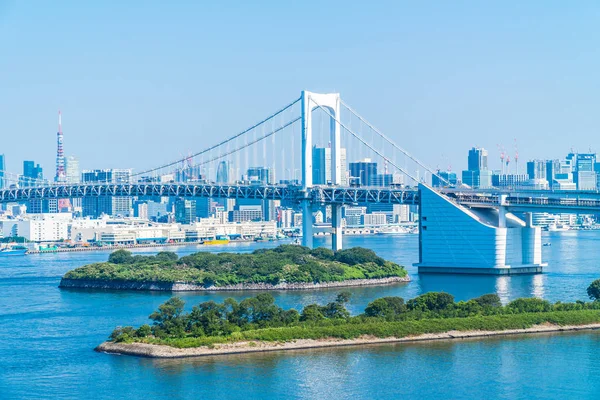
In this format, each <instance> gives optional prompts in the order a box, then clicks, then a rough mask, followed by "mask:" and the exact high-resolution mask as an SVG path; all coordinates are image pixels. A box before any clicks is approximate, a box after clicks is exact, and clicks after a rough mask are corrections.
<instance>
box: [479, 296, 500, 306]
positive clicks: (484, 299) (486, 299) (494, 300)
mask: <svg viewBox="0 0 600 400" xmlns="http://www.w3.org/2000/svg"><path fill="white" fill-rule="evenodd" d="M473 301H475V302H477V303H478V304H479V305H480V306H481V307H502V302H501V301H500V297H499V296H498V295H497V294H495V293H492V294H484V295H483V296H479V297H477V298H474V299H473Z"/></svg>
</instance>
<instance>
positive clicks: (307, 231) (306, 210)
mask: <svg viewBox="0 0 600 400" xmlns="http://www.w3.org/2000/svg"><path fill="white" fill-rule="evenodd" d="M301 205H302V246H306V247H310V248H311V249H312V248H313V221H312V203H311V202H310V199H304V200H302V202H301Z"/></svg>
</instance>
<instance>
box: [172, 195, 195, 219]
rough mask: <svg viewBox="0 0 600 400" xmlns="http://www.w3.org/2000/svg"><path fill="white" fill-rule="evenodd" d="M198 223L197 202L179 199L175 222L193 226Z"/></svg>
mask: <svg viewBox="0 0 600 400" xmlns="http://www.w3.org/2000/svg"><path fill="white" fill-rule="evenodd" d="M194 221H196V202H195V201H194V200H186V199H178V200H177V201H176V202H175V222H177V223H178V224H191V223H193V222H194Z"/></svg>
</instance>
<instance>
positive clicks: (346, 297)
mask: <svg viewBox="0 0 600 400" xmlns="http://www.w3.org/2000/svg"><path fill="white" fill-rule="evenodd" d="M351 297H352V293H350V292H348V291H346V290H345V291H343V292H340V293H338V295H337V297H336V298H335V302H336V303H341V304H346V303H348V302H349V301H350V298H351Z"/></svg>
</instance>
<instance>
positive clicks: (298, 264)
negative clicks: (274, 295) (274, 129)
mask: <svg viewBox="0 0 600 400" xmlns="http://www.w3.org/2000/svg"><path fill="white" fill-rule="evenodd" d="M403 276H406V270H405V269H404V268H403V267H402V266H400V265H398V264H396V263H393V262H391V261H386V260H384V259H383V258H381V257H379V256H377V255H376V254H375V253H374V252H373V251H372V250H369V249H364V248H361V247H354V248H351V249H346V250H340V251H336V252H333V251H331V250H329V249H326V248H322V247H319V248H316V249H313V250H311V249H309V248H308V247H303V246H296V245H281V246H278V247H276V248H273V249H260V250H255V251H254V252H252V253H249V254H239V253H219V254H214V253H209V252H198V253H195V254H191V255H188V256H185V257H181V258H178V257H177V255H176V254H175V253H172V252H167V251H163V252H160V253H158V254H157V255H155V256H143V255H133V254H132V253H131V252H129V251H127V250H117V251H115V252H113V253H112V254H111V255H110V257H109V258H108V261H107V262H103V263H96V264H90V265H86V266H83V267H80V268H77V269H74V270H72V271H69V272H67V274H66V275H65V276H64V278H65V279H84V280H102V281H145V282H186V283H193V284H199V285H204V286H207V287H208V286H213V285H214V286H228V285H236V284H240V283H248V284H252V283H254V284H255V283H265V284H272V285H276V284H278V283H282V282H286V283H319V282H339V281H345V280H352V279H374V278H388V277H403Z"/></svg>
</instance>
